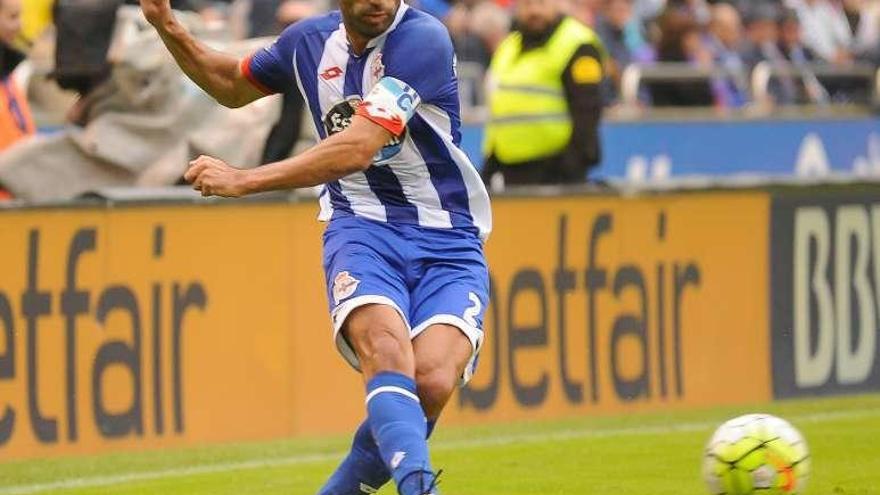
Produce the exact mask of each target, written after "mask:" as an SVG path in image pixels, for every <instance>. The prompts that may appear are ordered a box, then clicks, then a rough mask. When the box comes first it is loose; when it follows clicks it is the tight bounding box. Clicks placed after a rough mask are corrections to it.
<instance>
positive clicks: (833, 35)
mask: <svg viewBox="0 0 880 495" xmlns="http://www.w3.org/2000/svg"><path fill="white" fill-rule="evenodd" d="M787 3H788V5H789V7H791V8H793V9H794V10H795V12H797V15H798V18H799V19H800V23H801V25H802V26H803V32H804V44H806V45H807V46H808V47H810V49H811V50H813V51H814V52H815V53H817V54H818V55H819V56H820V57H822V58H823V59H824V60H825V61H827V62H830V63H834V64H838V65H841V64H847V63H850V62H852V60H853V56H852V52H851V50H852V46H853V36H852V32H851V31H850V26H849V22H848V21H847V18H846V15H845V14H844V11H843V8H842V7H841V6H840V5H839V4H838V3H836V2H831V1H830V0H787Z"/></svg>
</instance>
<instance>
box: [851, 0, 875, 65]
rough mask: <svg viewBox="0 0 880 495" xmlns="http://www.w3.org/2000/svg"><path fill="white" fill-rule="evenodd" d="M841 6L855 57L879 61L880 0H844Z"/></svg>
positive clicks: (872, 61)
mask: <svg viewBox="0 0 880 495" xmlns="http://www.w3.org/2000/svg"><path fill="white" fill-rule="evenodd" d="M843 7H844V13H845V14H846V20H847V23H848V24H849V28H850V33H852V36H853V53H854V55H855V57H856V58H859V59H862V60H865V61H867V62H871V63H874V64H878V63H880V1H877V0H844V2H843Z"/></svg>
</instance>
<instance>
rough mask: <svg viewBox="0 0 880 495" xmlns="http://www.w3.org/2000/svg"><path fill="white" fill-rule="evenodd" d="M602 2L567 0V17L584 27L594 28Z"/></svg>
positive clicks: (598, 0)
mask: <svg viewBox="0 0 880 495" xmlns="http://www.w3.org/2000/svg"><path fill="white" fill-rule="evenodd" d="M603 1H604V0H568V15H570V16H571V17H573V18H574V19H576V20H578V21H580V22H581V24H583V25H585V26H590V27H595V26H596V17H597V14H598V12H599V11H600V10H601V6H602V3H603Z"/></svg>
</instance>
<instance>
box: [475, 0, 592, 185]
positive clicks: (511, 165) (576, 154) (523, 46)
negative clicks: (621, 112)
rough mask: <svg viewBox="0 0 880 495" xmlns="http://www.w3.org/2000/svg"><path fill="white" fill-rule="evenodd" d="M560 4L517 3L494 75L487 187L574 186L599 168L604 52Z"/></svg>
mask: <svg viewBox="0 0 880 495" xmlns="http://www.w3.org/2000/svg"><path fill="white" fill-rule="evenodd" d="M562 1H563V0H517V1H516V10H515V24H514V30H513V32H512V33H511V34H510V35H509V36H508V37H507V38H506V39H505V40H504V41H503V42H502V43H501V45H499V47H498V49H497V50H496V52H495V55H494V56H493V57H492V63H491V65H490V67H489V77H488V84H489V90H490V94H489V111H490V118H489V122H488V124H487V125H486V136H485V141H484V143H483V153H484V156H485V157H486V160H485V163H484V166H483V180H484V181H485V182H486V183H487V184H488V185H490V186H495V185H496V184H497V182H496V181H497V179H493V177H494V176H496V175H497V174H501V176H503V178H504V182H503V183H504V184H505V185H507V186H511V185H526V184H576V183H582V182H584V181H585V180H586V178H587V172H588V170H589V169H590V168H592V167H594V166H595V165H596V164H597V163H598V162H599V160H600V157H601V154H600V144H599V121H600V119H601V115H602V98H601V94H600V83H601V82H602V78H603V59H604V49H603V48H602V45H601V42H600V41H599V37H598V36H596V34H595V33H593V31H592V30H590V28H588V27H587V26H585V25H584V24H582V23H580V22H579V21H577V20H575V19H574V18H572V17H570V16H568V15H565V14H564V13H563V11H562V4H561V2H562Z"/></svg>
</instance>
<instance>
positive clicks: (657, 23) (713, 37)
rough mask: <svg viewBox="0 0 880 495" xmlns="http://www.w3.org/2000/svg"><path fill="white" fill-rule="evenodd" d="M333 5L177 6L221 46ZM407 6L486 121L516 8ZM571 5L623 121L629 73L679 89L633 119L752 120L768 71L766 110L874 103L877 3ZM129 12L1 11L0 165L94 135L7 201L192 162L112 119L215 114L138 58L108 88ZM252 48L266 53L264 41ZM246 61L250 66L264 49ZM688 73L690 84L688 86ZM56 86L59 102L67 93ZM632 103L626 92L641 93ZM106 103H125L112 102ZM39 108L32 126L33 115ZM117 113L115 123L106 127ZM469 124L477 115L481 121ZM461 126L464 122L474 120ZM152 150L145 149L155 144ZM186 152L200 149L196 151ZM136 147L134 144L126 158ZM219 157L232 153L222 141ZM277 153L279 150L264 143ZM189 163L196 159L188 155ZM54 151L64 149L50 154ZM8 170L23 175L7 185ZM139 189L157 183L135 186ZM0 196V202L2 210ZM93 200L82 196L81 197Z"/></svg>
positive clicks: (15, 0) (76, 0)
mask: <svg viewBox="0 0 880 495" xmlns="http://www.w3.org/2000/svg"><path fill="white" fill-rule="evenodd" d="M337 1H338V0H171V3H172V6H173V7H174V8H176V9H179V10H182V11H190V12H189V13H188V14H187V15H189V16H190V18H191V19H193V20H195V21H196V23H197V24H200V25H202V26H203V27H205V28H204V29H205V30H207V31H211V32H212V33H214V35H216V34H217V33H218V32H219V33H222V35H221V37H222V38H224V39H225V40H226V41H229V40H247V39H253V38H258V37H265V36H274V35H277V34H278V33H280V32H281V31H282V30H283V29H284V27H285V26H287V25H289V24H290V23H294V22H296V21H298V20H300V19H302V18H304V17H307V16H310V15H313V14H316V13H320V12H324V11H327V10H329V9H333V8H335V7H336V5H335V2H337ZM407 1H408V3H411V4H414V5H415V6H416V7H418V8H421V9H422V10H425V11H427V12H429V13H431V14H432V15H434V16H436V17H438V18H440V19H442V20H443V21H444V23H445V24H446V26H447V27H448V29H449V32H450V34H451V37H452V39H453V43H454V45H455V48H456V51H457V54H458V69H459V77H460V79H461V87H462V92H461V93H462V94H461V97H462V101H463V103H464V107H465V112H467V110H468V109H478V110H479V109H480V108H481V105H484V104H485V101H486V94H485V91H486V85H485V84H483V82H484V79H485V78H484V76H485V73H486V70H487V68H488V66H489V64H490V62H491V60H492V55H493V53H494V52H495V50H496V49H497V48H498V46H499V44H500V43H501V42H502V40H504V39H505V37H506V36H507V35H508V34H509V33H510V32H511V29H515V28H516V26H515V21H514V16H513V10H514V2H515V1H516V0H452V1H451V2H449V1H447V0H407ZM563 1H565V2H567V11H568V13H569V15H570V16H571V17H573V18H575V19H577V20H579V21H581V22H582V23H584V24H585V25H587V26H589V27H591V28H592V29H593V30H594V31H595V33H596V34H597V35H598V36H599V38H600V39H601V42H602V45H603V46H604V53H605V60H604V66H605V67H604V68H603V70H602V74H604V76H605V77H604V80H603V81H602V88H601V89H602V90H601V100H602V102H603V103H604V105H605V106H607V107H614V106H622V105H619V104H620V103H621V101H622V100H623V99H624V96H625V94H626V93H625V91H624V89H625V88H626V87H627V84H626V81H627V80H628V79H627V74H628V73H630V74H631V73H632V72H633V71H632V68H635V69H638V70H641V69H643V68H652V67H654V68H658V67H661V66H662V67H664V68H665V69H666V70H667V75H668V74H669V73H670V72H668V71H671V73H672V74H673V76H675V75H676V74H677V75H678V77H667V78H666V79H662V78H660V79H655V80H640V82H639V83H637V84H636V85H635V87H636V90H635V94H636V95H637V96H636V102H637V105H639V106H641V107H650V106H673V107H681V106H699V107H714V108H716V109H725V110H737V109H749V108H753V107H755V106H756V105H755V104H756V97H755V94H756V93H755V90H754V80H755V78H754V77H753V76H754V74H755V73H756V72H757V68H759V67H761V68H762V69H763V70H764V71H765V72H766V73H767V74H769V76H768V77H767V79H766V87H767V98H765V99H764V100H762V103H769V104H770V105H774V104H775V105H799V104H813V105H820V106H822V105H826V104H829V103H849V102H856V103H865V102H866V101H869V98H870V97H866V96H865V95H866V94H869V95H871V96H873V91H874V84H875V82H874V81H873V77H874V74H875V71H876V70H877V66H878V64H880V0H729V1H720V0H714V1H713V0H563ZM124 4H130V5H131V6H132V9H133V11H135V12H139V11H137V10H136V7H135V6H136V5H137V1H135V0H0V82H2V85H0V87H2V89H3V91H2V92H0V97H2V100H3V101H0V156H2V154H3V151H4V150H7V149H9V146H11V145H12V144H13V143H14V142H16V141H26V140H28V138H29V136H31V135H32V134H33V133H34V131H35V129H47V128H49V129H52V128H54V129H58V128H62V127H63V128H65V129H69V128H71V127H72V128H81V129H84V130H85V131H84V132H82V133H79V134H77V133H76V132H75V131H66V132H68V134H69V136H68V139H67V141H66V142H61V140H60V139H59V140H56V141H55V142H54V143H52V146H55V148H51V149H50V148H46V149H50V151H42V150H30V151H27V152H21V153H19V156H18V157H17V158H15V159H12V158H10V159H9V160H6V161H9V162H16V164H15V165H12V166H5V168H3V167H0V169H2V170H0V183H3V184H6V185H7V186H9V184H10V182H11V181H13V180H18V179H19V178H20V177H24V176H29V177H28V179H27V180H24V179H22V182H23V183H25V182H26V183H29V184H35V185H34V186H32V188H33V189H34V190H35V191H37V190H40V191H41V192H43V191H42V189H44V188H43V187H42V186H40V187H37V185H41V184H42V183H43V182H44V179H40V178H39V177H38V174H37V172H35V171H36V170H39V169H40V167H38V166H36V165H34V164H33V163H32V162H34V160H35V158H34V157H37V158H38V159H39V160H43V161H44V162H45V163H46V164H47V165H46V167H45V171H44V172H42V173H44V174H46V176H57V174H55V173H54V172H50V171H49V170H50V168H51V166H50V165H48V164H49V163H50V162H58V161H69V159H70V158H69V157H71V156H73V157H74V158H76V159H79V158H82V157H85V155H89V156H87V157H85V158H86V159H87V160H86V161H87V162H88V163H92V165H90V166H91V167H92V169H93V170H98V168H97V167H101V166H102V165H101V164H102V163H106V162H111V163H127V162H128V161H130V160H133V159H130V158H129V156H133V154H132V152H131V149H132V148H131V147H132V146H137V145H141V146H143V147H144V148H143V149H144V150H146V151H144V152H143V156H140V158H139V160H141V161H150V160H152V161H158V162H161V161H163V160H165V161H167V162H168V163H171V162H176V161H180V160H181V159H182V158H186V156H185V155H186V152H185V151H179V153H178V155H175V156H171V155H168V156H166V155H161V154H160V153H159V151H164V150H165V149H166V148H169V149H170V147H173V146H176V144H173V143H176V141H174V140H175V139H179V138H180V131H178V130H174V128H173V126H169V125H165V124H162V125H163V126H164V127H162V129H163V131H164V132H165V135H163V137H162V139H166V140H167V143H172V144H166V142H165V141H162V140H161V139H159V138H157V137H156V133H155V132H154V131H153V130H148V131H147V132H146V133H145V132H143V131H141V130H138V128H137V127H136V126H134V125H132V124H131V122H130V119H126V118H120V117H118V114H119V113H120V109H125V108H135V109H138V111H140V110H143V112H144V115H147V114H149V115H158V114H157V113H156V112H160V113H161V112H162V111H166V110H167V109H169V108H170V109H172V110H176V111H178V112H183V110H181V109H184V108H190V110H187V111H190V112H191V113H194V114H197V113H204V112H206V111H207V110H206V109H207V107H205V105H210V104H211V103H212V102H207V103H206V102H201V101H195V99H194V98H195V97H192V95H190V94H189V93H183V96H181V95H180V94H178V93H179V92H177V93H175V92H174V91H170V90H168V89H167V88H168V87H171V86H168V84H171V83H167V84H166V83H165V82H157V81H165V79H162V77H166V76H167V74H166V73H165V72H162V71H161V70H159V69H158V68H155V70H154V72H149V70H153V69H150V67H147V66H150V64H153V63H154V61H155V60H154V58H151V57H137V56H136V55H132V54H131V53H129V57H130V60H129V61H128V62H127V64H126V67H125V71H123V74H122V75H121V76H118V77H115V78H114V81H113V84H108V81H110V79H111V74H113V73H114V70H115V69H118V68H119V67H117V66H121V65H123V64H120V63H119V62H118V60H117V59H114V58H113V57H112V56H110V55H108V54H111V53H112V52H113V47H112V46H111V45H113V40H112V39H111V38H113V37H114V36H118V31H119V29H118V25H119V22H118V21H117V12H119V11H120V8H121V7H123V6H124ZM130 12H131V11H130ZM114 24H116V29H115V30H114ZM244 43H245V45H246V42H244ZM259 43H262V44H265V40H263V41H260V42H259ZM245 45H242V46H245ZM145 46H146V45H145ZM247 46H249V48H248V50H251V51H252V50H253V49H255V48H256V47H257V46H261V44H252V45H247ZM138 49H140V48H138ZM241 54H242V55H244V54H246V53H241ZM28 58H33V59H36V60H35V62H33V63H31V64H30V65H32V66H40V64H42V66H43V67H44V68H45V67H46V66H47V60H48V66H49V68H50V69H49V70H45V71H43V72H42V73H41V72H40V71H39V70H36V71H35V70H34V69H33V67H29V68H28V70H25V71H17V70H16V69H17V68H19V66H25V67H27V66H28V65H29V64H27V63H22V62H25V61H27V60H28ZM131 59H134V60H133V61H132V60H131ZM157 67H158V66H157ZM855 67H859V68H861V69H862V73H863V74H864V73H866V72H867V73H869V74H870V78H868V79H869V80H867V83H866V79H865V78H864V77H863V78H862V79H861V80H858V81H856V80H848V79H847V78H846V77H842V78H841V77H837V78H836V79H835V78H833V77H832V78H829V76H828V75H829V73H831V74H832V75H834V71H835V70H837V71H839V72H840V73H842V74H843V75H844V76H846V74H847V70H848V69H852V68H855ZM628 68H629V71H628ZM148 69H149V70H148ZM19 72H25V73H27V74H29V75H31V76H33V75H35V74H36V75H37V76H40V75H42V76H45V77H30V78H29V81H27V87H26V88H25V87H23V86H24V84H25V81H26V80H27V79H28V78H27V77H17V75H20V74H18V73H19ZM688 73H689V74H691V77H681V74H688ZM144 74H147V76H144ZM157 75H160V76H161V77H156V76H157ZM839 75H840V74H837V76H839ZM139 78H140V79H139ZM144 78H146V79H144ZM163 84H165V86H162V85H163ZM859 84H861V86H859ZM19 86H21V87H19ZM59 86H60V87H61V88H63V89H64V90H65V91H64V92H62V91H59ZM108 88H109V89H108ZM629 89H630V91H631V92H632V84H630V85H629ZM108 91H115V92H116V93H118V95H115V96H114V95H108ZM120 95H121V96H120ZM163 95H164V96H163ZM187 95H188V96H187ZM184 97H186V98H189V99H188V100H187V99H186V98H184ZM162 98H164V100H163V99H162ZM174 98H184V100H183V101H184V102H190V104H191V105H192V106H191V107H187V106H186V105H185V104H184V103H181V102H175V103H173V104H169V102H172V101H176V100H174ZM162 102H164V103H162ZM630 103H632V102H631V101H630ZM126 105H128V107H126ZM200 105H201V106H200ZM283 105H284V110H283V111H281V120H279V121H278V122H277V123H276V124H275V127H274V128H272V129H270V130H267V133H269V134H272V135H276V136H281V139H277V140H275V141H274V143H275V144H276V145H277V146H274V147H273V146H272V145H266V146H265V147H263V145H262V144H261V145H260V149H261V150H262V153H263V156H262V161H260V163H267V162H268V161H271V160H275V159H280V158H282V157H283V156H286V155H287V154H288V153H289V152H290V150H291V149H292V148H293V146H294V142H295V141H296V137H295V136H296V135H299V131H300V129H301V128H304V126H302V125H301V119H298V118H297V117H296V116H297V115H301V114H302V111H301V109H302V105H303V103H302V101H301V98H299V96H298V95H296V94H290V95H284V98H283ZM31 108H34V111H33V113H34V115H35V117H36V118H34V117H32V116H31V115H30V113H31V110H30V109H31ZM196 108H198V109H199V110H195V109H196ZM96 109H97V110H96ZM108 109H109V110H113V111H115V112H116V114H117V116H115V117H108ZM157 109H158V110H157ZM212 111H213V110H212ZM102 112H103V115H104V117H105V118H107V120H108V122H106V123H101V125H100V126H97V125H96V126H94V127H95V128H96V129H102V131H98V130H90V129H89V127H88V125H89V123H90V122H91V123H92V124H94V121H95V120H97V119H98V118H100V117H101V115H102ZM151 112H152V113H151ZM109 113H112V112H109ZM473 114H476V115H478V116H479V115H481V114H480V112H479V111H477V112H473ZM224 115H225V114H224ZM240 115H241V114H239V116H240ZM467 116H468V115H467V113H465V118H467ZM168 118H171V117H168ZM174 118H177V119H178V120H177V121H175V122H177V124H175V125H179V126H180V127H179V129H185V130H190V129H193V128H194V126H192V125H191V124H186V121H185V119H184V118H182V117H181V118H178V117H174ZM482 118H485V113H483V114H482ZM114 119H115V120H114ZM251 119H252V120H250V121H248V120H247V119H245V120H243V121H241V122H239V125H240V126H241V128H242V129H251V128H253V127H255V125H256V124H254V122H256V119H257V117H251ZM270 119H271V118H270ZM239 120H241V119H239ZM264 120H265V119H264ZM261 122H262V121H261ZM139 125H144V126H146V127H144V128H149V129H152V128H151V127H150V126H155V124H154V123H151V122H150V121H149V120H146V121H144V122H141V123H140V124H139ZM266 125H267V129H268V128H269V127H271V123H267V124H266ZM216 127H217V126H215V128H216ZM107 128H113V129H116V130H119V129H122V130H126V131H128V132H130V134H131V136H132V137H131V141H129V142H125V141H124V140H121V141H119V143H125V144H118V146H117V147H116V148H113V146H112V145H108V144H107V142H108V141H107V140H106V139H104V138H102V137H101V135H100V132H105V131H103V129H107ZM227 128H229V129H232V130H228V131H227V132H228V134H229V135H234V134H235V132H237V131H235V130H234V128H232V127H229V126H228V125H227ZM191 134H198V131H191ZM144 136H150V137H151V138H153V141H150V140H148V139H144ZM261 139H262V138H261ZM141 141H143V142H142V143H141ZM191 141H196V142H206V140H204V139H202V138H200V137H198V136H196V137H195V138H193V139H191ZM131 142H135V145H132V144H129V143H131ZM213 142H215V143H223V142H224V141H223V140H222V139H215V140H214V141H213ZM269 142H270V143H273V140H272V138H271V137H270V139H269ZM226 143H227V144H228V140H227V141H226ZM192 148H193V147H192V145H190V151H193V150H192ZM196 148H199V149H198V151H200V152H214V153H221V151H218V150H214V149H211V148H210V147H202V148H200V147H198V146H196ZM174 149H179V148H174ZM245 149H248V148H247V147H245V146H241V145H237V146H231V145H230V147H229V149H228V150H224V152H229V153H233V152H238V153H240V155H233V156H241V157H242V158H236V159H237V160H239V161H241V162H257V161H259V160H260V157H259V153H260V151H257V152H256V155H257V156H254V157H253V158H252V159H245V158H244V155H243V154H242V153H244V151H242V150H245ZM51 150H55V154H53V152H52V151H51ZM157 150H158V151H157ZM28 153H30V154H28ZM114 153H115V155H114ZM221 154H222V153H221ZM252 154H253V153H252ZM114 156H120V157H122V158H119V159H116V158H114ZM147 156H149V157H150V158H146V157H147ZM248 156H250V155H248ZM7 158H8V157H7ZM0 161H2V160H0ZM22 163H24V164H25V165H26V167H25V165H21V164H22ZM0 165H2V164H0ZM125 166H126V167H129V169H130V170H128V171H126V174H130V173H131V174H135V175H136V176H137V177H139V178H138V179H137V183H139V184H150V183H151V182H150V180H152V181H154V182H158V183H168V181H169V180H172V181H173V178H174V177H178V176H179V174H177V171H175V170H171V171H160V173H158V175H159V176H161V177H162V178H161V180H159V179H156V173H154V172H149V173H145V172H144V171H143V170H142V167H143V165H141V164H136V163H130V164H127V165H125ZM15 167H19V168H18V170H15V171H13V168H15ZM25 168H26V171H25ZM135 169H136V170H135ZM169 170H170V169H169ZM101 173H102V174H103V175H104V176H106V177H107V179H106V183H107V184H126V183H130V182H131V179H130V178H126V179H123V178H121V176H118V174H116V173H115V172H114V173H113V174H110V173H107V172H106V171H102V172H101ZM114 174H116V175H114ZM163 174H165V175H167V177H166V176H165V175H163ZM144 175H145V176H146V177H149V178H151V179H149V180H147V179H142V177H143V176H144ZM76 180H77V177H75V176H73V175H71V176H70V177H69V178H66V179H64V180H58V182H59V183H60V184H61V186H62V187H65V188H68V189H71V190H72V189H76V188H71V187H70V185H71V184H72V183H73V182H76ZM2 189H3V188H2V187H0V199H2V195H3V192H2ZM7 189H11V188H10V187H7ZM20 189H22V190H23V189H24V186H20ZM86 189H87V187H86V185H83V186H82V190H86ZM59 191H60V190H59ZM24 196H27V195H26V194H25V195H24ZM59 197H62V196H59Z"/></svg>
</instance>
